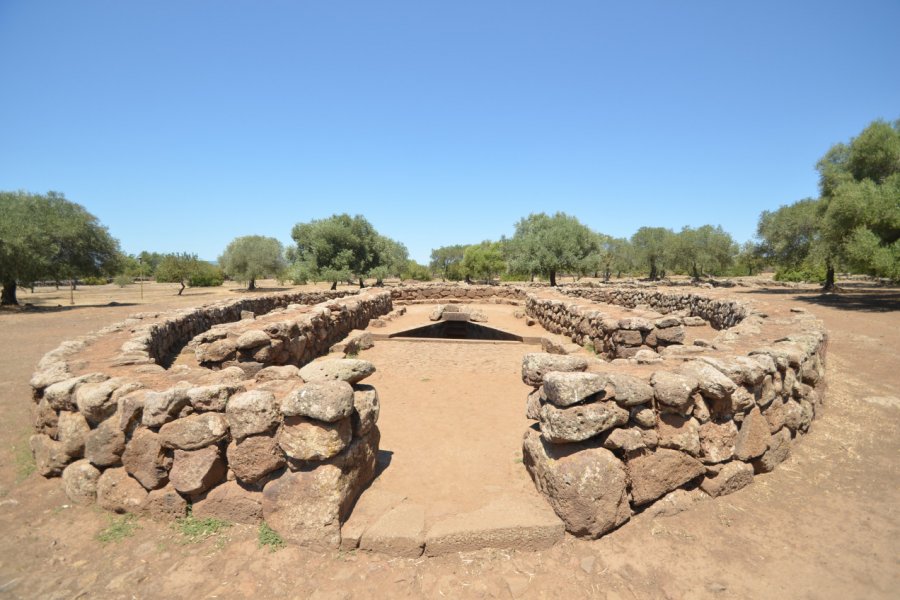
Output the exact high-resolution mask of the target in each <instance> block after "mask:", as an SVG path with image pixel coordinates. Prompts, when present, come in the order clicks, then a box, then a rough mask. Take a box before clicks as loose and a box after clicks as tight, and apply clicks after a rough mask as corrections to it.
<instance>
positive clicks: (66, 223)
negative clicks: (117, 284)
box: [0, 192, 121, 304]
mask: <svg viewBox="0 0 900 600" xmlns="http://www.w3.org/2000/svg"><path fill="white" fill-rule="evenodd" d="M0 215H2V218H0V283H2V285H3V293H2V297H0V298H2V299H0V301H2V303H4V304H16V303H17V299H16V294H15V290H16V285H17V284H24V285H27V284H30V283H33V282H35V281H39V280H42V279H53V280H64V279H76V278H84V277H90V276H101V275H107V274H112V273H114V272H116V271H117V270H118V266H119V260H120V257H121V253H120V252H119V243H118V241H116V240H115V239H114V238H113V237H112V236H110V235H109V232H108V231H107V229H106V228H105V227H103V226H102V225H101V224H100V223H99V221H98V220H97V218H96V217H95V216H94V215H92V214H90V213H89V212H87V211H86V210H85V209H84V207H82V206H81V205H79V204H75V203H74V202H70V201H68V200H66V199H65V196H63V195H62V194H59V193H56V192H49V193H48V194H46V195H40V194H29V193H27V192H0Z"/></svg>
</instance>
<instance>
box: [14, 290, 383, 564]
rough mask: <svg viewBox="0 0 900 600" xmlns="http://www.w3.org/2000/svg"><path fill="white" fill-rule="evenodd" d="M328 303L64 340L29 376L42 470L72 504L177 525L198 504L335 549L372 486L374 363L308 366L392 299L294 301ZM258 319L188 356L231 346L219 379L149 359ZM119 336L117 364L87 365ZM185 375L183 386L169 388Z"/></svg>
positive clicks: (205, 316)
mask: <svg viewBox="0 0 900 600" xmlns="http://www.w3.org/2000/svg"><path fill="white" fill-rule="evenodd" d="M321 298H322V296H319V295H315V294H313V295H309V294H307V295H302V296H300V295H296V294H294V295H285V296H284V297H283V298H281V299H270V298H261V299H258V300H260V301H258V302H247V301H240V302H238V303H227V305H225V306H223V305H222V304H216V305H210V306H206V307H200V308H198V309H192V310H190V311H177V312H174V313H168V314H158V315H151V314H144V315H138V316H136V317H133V318H131V319H129V320H127V321H126V322H123V323H119V324H117V325H114V326H111V327H108V328H105V329H104V330H102V331H101V332H98V333H97V334H94V335H92V336H88V337H87V338H85V339H83V340H79V341H76V342H66V343H64V344H63V345H61V346H60V347H59V348H57V349H56V350H54V351H53V352H51V353H48V355H47V356H45V357H44V359H42V361H41V363H40V364H39V368H38V371H37V372H36V373H35V375H34V376H33V377H32V386H33V389H34V397H35V400H36V402H37V408H36V417H35V427H36V429H37V433H36V434H35V435H34V436H32V438H31V440H30V444H31V448H32V451H33V453H34V456H35V460H36V464H37V467H38V470H39V472H40V473H41V474H42V475H44V476H47V477H52V476H59V475H61V476H62V480H63V484H64V486H65V489H66V492H67V494H68V495H69V497H70V498H71V499H72V501H73V502H78V503H92V502H97V503H98V504H99V505H100V506H101V507H103V508H105V509H108V510H112V511H115V512H134V513H144V514H148V515H151V516H154V517H165V518H173V517H179V516H184V515H185V514H186V510H187V506H188V505H189V504H190V505H191V506H192V512H193V514H194V515H195V516H197V517H201V518H202V517H217V518H221V519H226V520H229V521H237V522H249V523H253V522H257V521H259V520H260V519H263V518H264V519H265V520H266V522H267V523H268V524H269V525H270V526H271V527H272V528H273V529H275V530H276V531H278V532H279V533H280V534H281V535H282V536H283V537H284V538H285V539H288V540H291V541H294V542H297V543H301V544H306V545H310V546H316V547H325V548H336V547H338V545H339V544H340V525H341V522H342V521H343V520H345V519H346V518H347V516H348V515H349V511H350V508H351V507H352V505H353V503H354V502H355V500H356V498H357V496H358V495H359V493H360V492H361V491H362V489H363V488H364V487H365V486H366V485H367V484H368V483H369V482H370V481H371V479H372V478H373V476H374V468H375V457H376V454H377V452H378V444H379V437H380V434H379V431H378V427H377V425H376V422H377V419H378V413H379V401H378V394H377V392H376V390H375V389H374V388H372V387H371V386H367V385H364V384H363V383H361V381H362V380H363V379H365V378H366V377H367V376H369V375H370V374H371V373H372V372H374V366H372V365H371V364H370V363H368V362H366V361H360V360H353V359H337V360H326V361H317V362H309V360H311V359H312V358H313V357H315V356H317V355H320V354H324V353H326V352H327V351H328V349H329V348H330V346H331V345H332V344H333V343H334V342H335V341H337V340H338V339H340V338H342V337H344V336H345V335H346V334H347V333H349V332H350V331H352V330H353V329H356V328H361V327H365V326H366V324H367V323H368V320H369V319H370V318H373V317H375V316H378V315H382V314H385V313H387V312H390V310H391V299H390V295H389V294H388V293H386V292H377V293H363V294H360V295H357V296H352V297H346V298H341V299H331V300H327V301H326V302H324V303H321V304H317V305H316V306H313V307H304V306H295V305H293V304H294V303H296V302H297V301H298V300H305V301H315V300H318V299H321ZM251 308H252V309H255V310H256V311H260V310H268V311H269V314H268V316H266V317H264V318H261V319H252V318H246V319H244V320H239V321H234V322H231V323H226V324H222V325H219V326H217V327H213V328H212V329H210V330H209V331H208V332H205V333H202V334H200V339H199V340H197V341H196V343H195V344H194V345H193V346H192V348H191V349H193V350H194V351H195V353H197V355H198V356H197V358H202V357H203V356H204V352H208V350H209V349H208V346H209V345H210V344H214V343H217V342H230V343H231V344H232V345H233V350H232V352H231V355H230V356H229V357H228V358H229V360H228V361H226V362H222V361H219V362H216V361H206V362H208V363H209V366H213V367H215V370H213V369H198V368H194V369H190V368H187V369H181V370H179V369H173V373H169V372H167V371H166V370H165V369H163V368H161V367H160V366H159V365H156V364H153V363H154V362H155V360H156V359H155V357H154V353H155V352H166V351H169V352H171V349H172V348H175V347H180V346H183V345H184V344H185V341H186V339H185V338H188V336H190V335H192V334H194V332H195V331H197V330H198V329H200V328H202V327H203V326H204V325H205V324H207V323H216V322H219V323H221V322H222V321H227V320H233V319H232V318H233V317H235V316H237V317H238V318H240V316H241V311H242V310H243V311H246V310H248V309H251ZM245 316H246V315H245ZM128 334H131V335H130V336H129V335H128ZM207 337H212V338H215V339H214V340H210V339H206V338H207ZM119 338H124V339H125V340H126V341H125V343H124V344H122V347H121V348H120V352H119V354H117V355H116V356H114V357H111V358H112V360H106V361H104V360H103V358H102V357H98V356H96V355H93V354H91V350H92V348H93V347H98V346H99V347H105V345H108V343H109V341H114V340H116V339H119ZM136 338H137V339H136ZM160 338H161V339H160ZM250 338H252V339H253V340H255V341H253V342H252V344H251V343H249V342H247V343H244V341H242V340H245V339H250ZM262 338H265V339H262ZM188 339H189V338H188ZM301 340H302V341H301ZM166 348H168V349H169V350H165V349H166ZM157 356H158V354H157ZM226 363H227V364H226ZM305 363H308V364H305ZM304 364H305V366H303V365H304ZM301 366H302V368H300V367H301ZM177 373H185V375H184V377H183V378H180V379H181V380H179V381H178V382H177V383H175V385H170V383H171V380H172V377H175V378H179V376H178V375H177ZM160 382H165V384H161V383H160ZM161 385H162V387H160V386H161Z"/></svg>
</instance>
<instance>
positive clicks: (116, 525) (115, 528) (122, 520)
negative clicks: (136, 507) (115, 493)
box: [97, 514, 140, 543]
mask: <svg viewBox="0 0 900 600" xmlns="http://www.w3.org/2000/svg"><path fill="white" fill-rule="evenodd" d="M139 528H140V526H139V525H138V523H137V517H135V516H134V515H132V514H126V515H121V516H117V517H112V516H111V517H109V525H108V526H107V527H106V528H105V529H103V530H102V531H100V532H99V533H98V534H97V540H98V541H100V542H103V543H107V542H120V541H122V540H124V539H125V538H128V537H131V536H133V535H134V532H135V531H136V530H137V529H139Z"/></svg>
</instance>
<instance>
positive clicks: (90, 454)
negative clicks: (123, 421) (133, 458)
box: [84, 417, 125, 467]
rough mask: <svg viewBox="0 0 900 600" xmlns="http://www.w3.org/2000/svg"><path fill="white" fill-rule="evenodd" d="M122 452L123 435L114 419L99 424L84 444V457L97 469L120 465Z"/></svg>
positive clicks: (123, 449)
mask: <svg viewBox="0 0 900 600" xmlns="http://www.w3.org/2000/svg"><path fill="white" fill-rule="evenodd" d="M124 451H125V434H124V433H123V432H122V430H121V429H119V422H118V419H116V418H115V417H111V418H109V419H107V420H105V421H103V422H102V423H100V425H99V426H97V428H96V429H94V430H93V431H91V432H90V434H88V436H87V438H86V439H85V442H84V457H85V458H86V459H88V460H89V461H91V463H92V464H94V465H97V466H98V467H112V466H117V465H120V464H122V453H123V452H124Z"/></svg>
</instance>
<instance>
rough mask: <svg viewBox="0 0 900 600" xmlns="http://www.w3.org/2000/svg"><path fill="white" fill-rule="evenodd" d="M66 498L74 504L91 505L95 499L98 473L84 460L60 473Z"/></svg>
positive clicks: (74, 463) (76, 462) (97, 470)
mask: <svg viewBox="0 0 900 600" xmlns="http://www.w3.org/2000/svg"><path fill="white" fill-rule="evenodd" d="M62 479H63V484H64V485H65V489H66V496H68V497H69V500H71V501H72V502H74V503H75V504H93V503H94V501H95V500H96V499H97V481H98V480H99V479H100V471H99V469H97V468H96V467H95V466H93V465H92V464H91V463H90V461H88V460H86V459H82V460H78V461H75V462H73V463H72V464H70V465H69V466H67V467H66V468H65V469H64V470H63V472H62Z"/></svg>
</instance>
